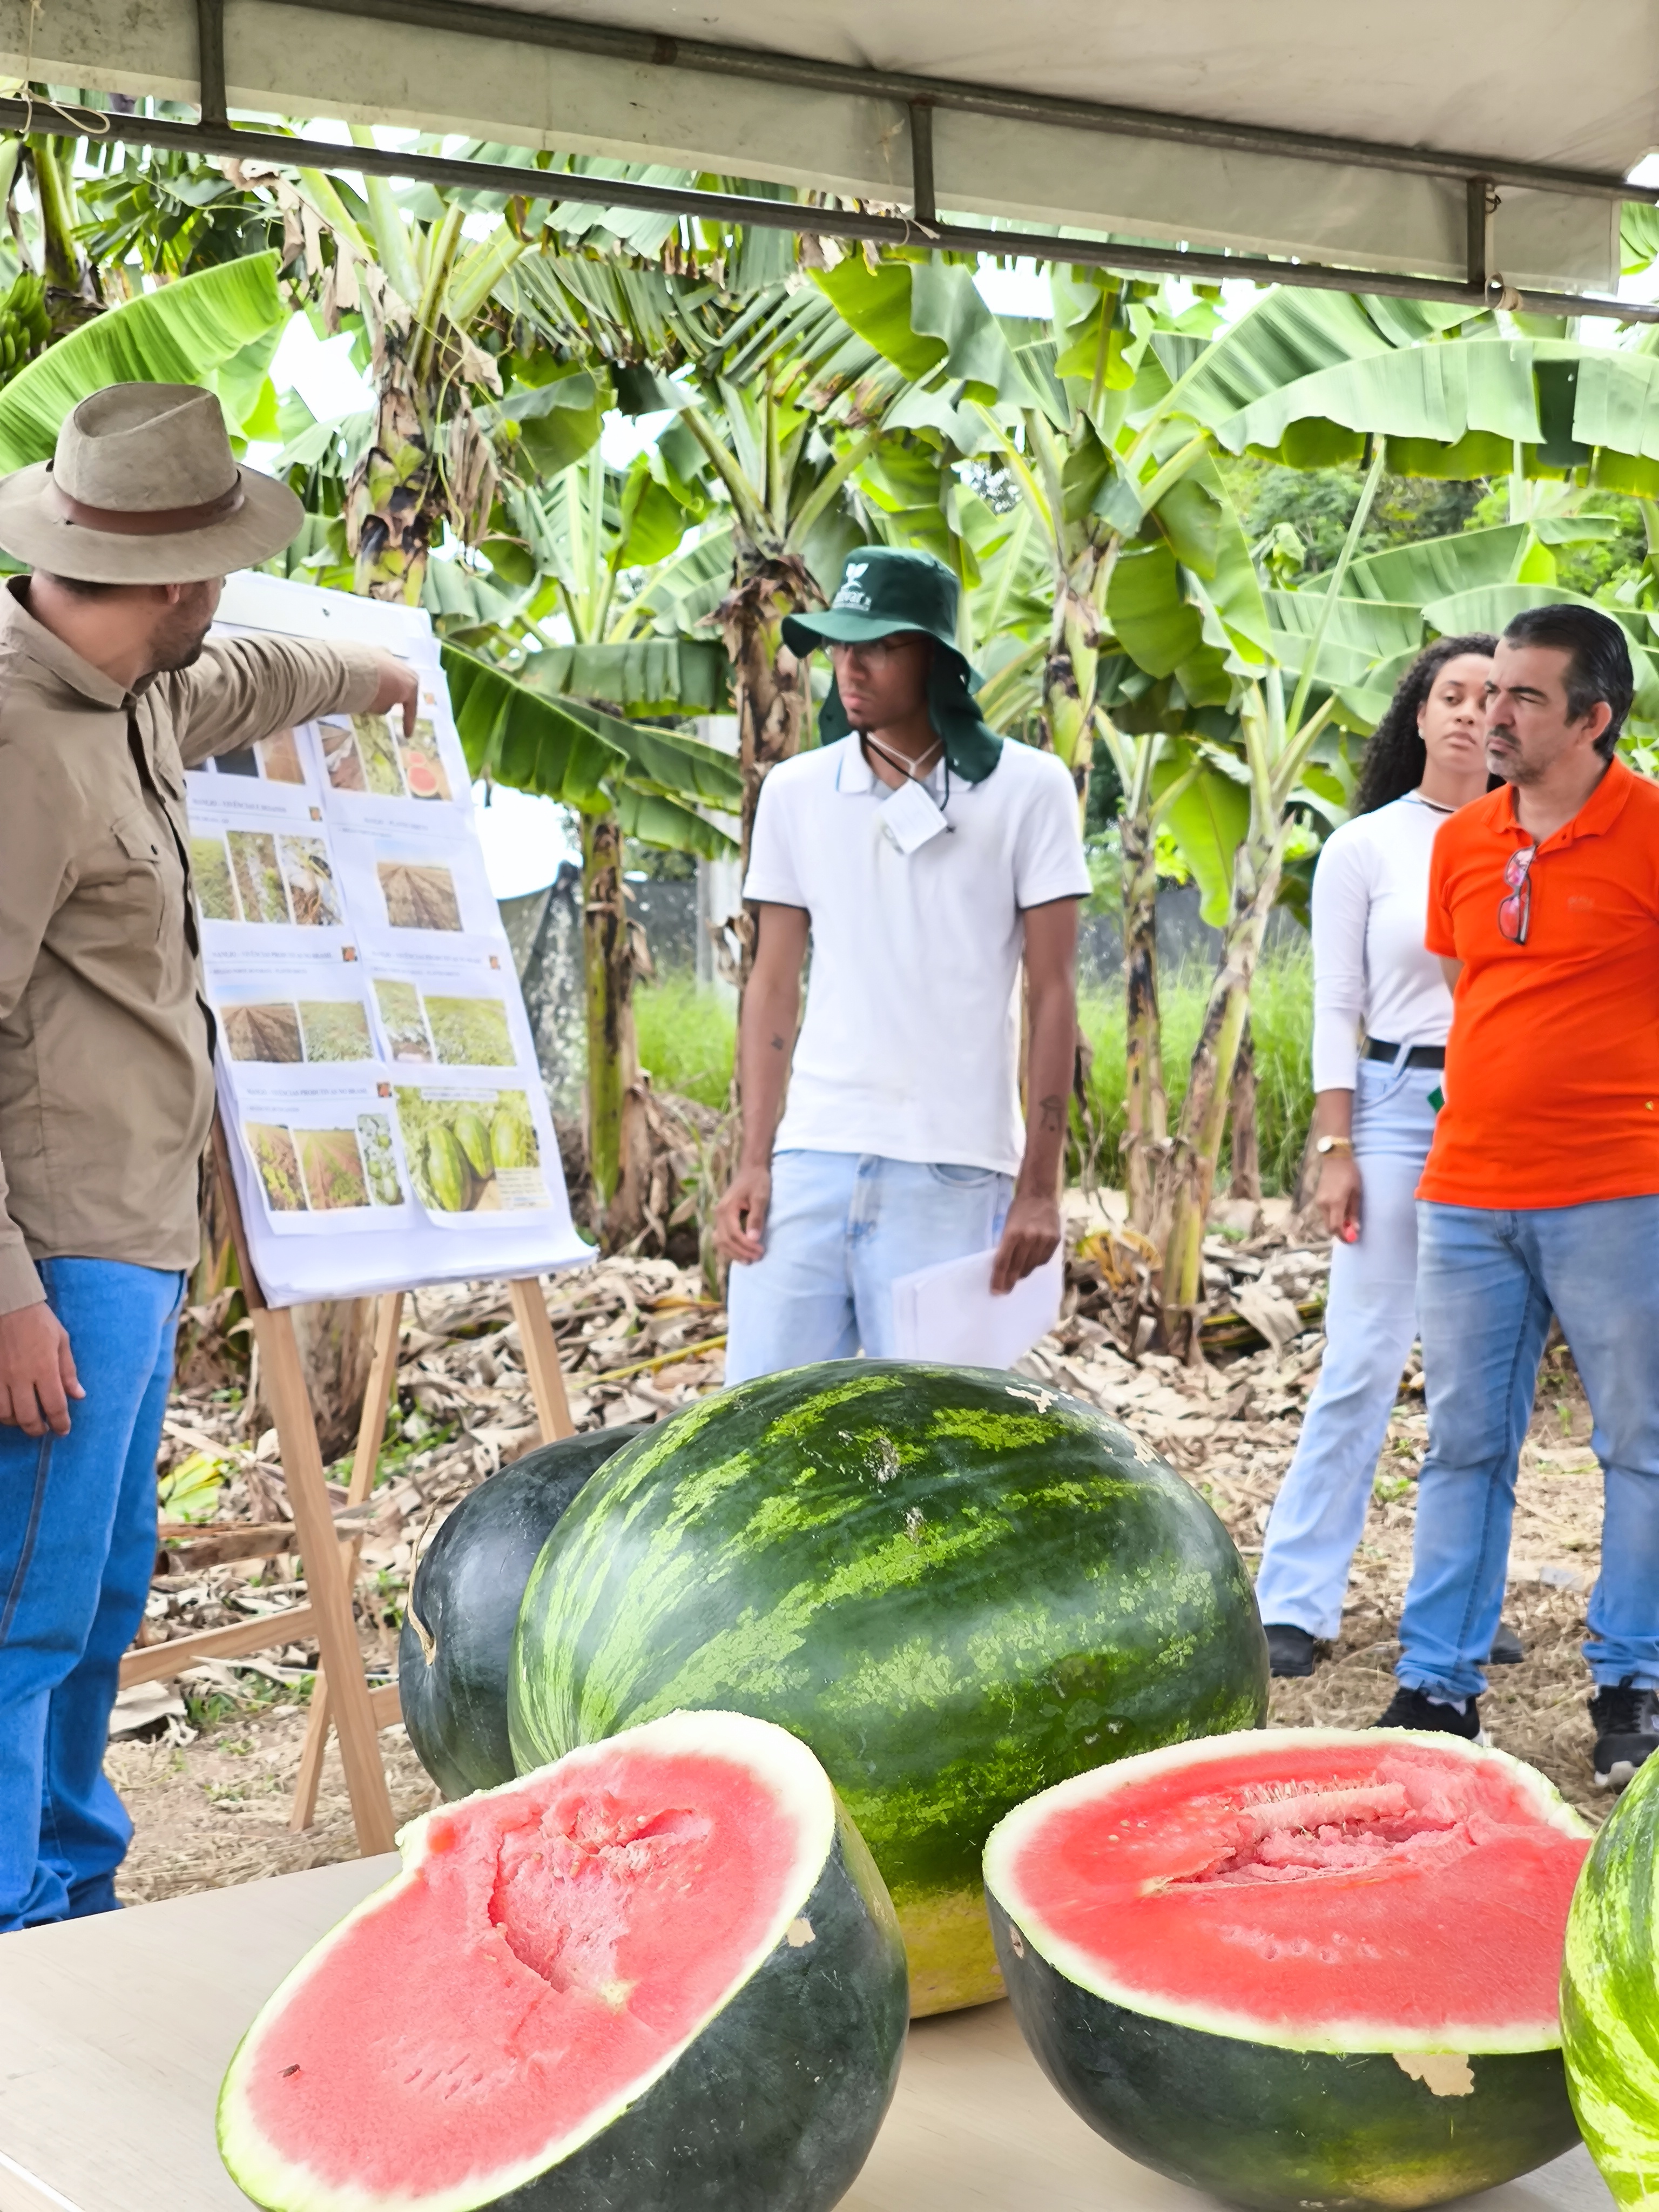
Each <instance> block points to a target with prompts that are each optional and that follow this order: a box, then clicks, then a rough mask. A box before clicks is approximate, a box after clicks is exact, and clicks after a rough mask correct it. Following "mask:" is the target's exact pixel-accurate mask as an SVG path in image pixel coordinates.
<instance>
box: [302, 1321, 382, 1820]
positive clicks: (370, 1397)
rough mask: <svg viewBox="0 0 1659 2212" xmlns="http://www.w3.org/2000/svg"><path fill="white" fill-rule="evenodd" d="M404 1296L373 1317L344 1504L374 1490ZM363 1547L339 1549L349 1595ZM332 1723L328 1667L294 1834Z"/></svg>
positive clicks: (313, 1794) (310, 1804) (321, 1675)
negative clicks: (370, 1356) (365, 1384)
mask: <svg viewBox="0 0 1659 2212" xmlns="http://www.w3.org/2000/svg"><path fill="white" fill-rule="evenodd" d="M403 1317H404V1294H403V1292H402V1291H390V1292H388V1293H387V1295H386V1297H383V1298H381V1299H380V1300H379V1301H378V1310H377V1311H376V1313H375V1316H374V1358H373V1360H372V1362H371V1363H370V1366H369V1370H368V1389H367V1390H365V1392H364V1393H363V1411H362V1419H361V1420H360V1421H359V1422H358V1424H357V1450H356V1456H355V1457H354V1458H353V1460H352V1462H351V1486H350V1488H349V1491H348V1492H347V1493H346V1496H347V1502H348V1503H349V1504H352V1505H363V1504H367V1503H368V1498H369V1496H370V1494H371V1493H372V1492H373V1491H374V1472H375V1469H376V1468H377V1467H378V1466H379V1465H380V1440H381V1438H382V1437H384V1436H385V1434H386V1410H387V1408H388V1407H390V1405H391V1403H392V1390H393V1389H394V1388H395V1386H396V1383H397V1380H398V1331H399V1329H400V1328H401V1327H402V1325H403ZM361 1551H362V1538H361V1537H360V1536H354V1537H352V1538H351V1539H350V1541H349V1542H347V1543H344V1544H342V1545H341V1547H340V1568H341V1571H342V1573H343V1575H344V1577H345V1585H346V1589H347V1591H348V1592H349V1591H350V1590H352V1589H354V1588H355V1587H356V1581H357V1557H358V1553H360V1552H361ZM332 1723H333V1715H332V1713H331V1711H330V1706H329V1692H328V1669H327V1668H325V1667H320V1666H319V1668H318V1669H317V1674H316V1679H315V1680H314V1681H313V1683H312V1686H311V1711H310V1714H309V1716H308V1717H307V1721H306V1741H305V1749H304V1750H303V1751H302V1752H301V1754H300V1771H299V1775H298V1777H297V1778H296V1779H295V1784H294V1810H293V1813H292V1814H291V1816H290V1818H289V1826H290V1827H291V1828H293V1829H295V1831H299V1830H302V1829H305V1828H308V1827H309V1826H311V1824H312V1822H313V1820H315V1819H316V1817H317V1790H318V1787H319V1784H320V1783H321V1781H322V1778H323V1754H324V1753H325V1752H326V1751H327V1749H328V1732H329V1729H330V1728H331V1725H332Z"/></svg>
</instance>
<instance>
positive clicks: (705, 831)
mask: <svg viewBox="0 0 1659 2212" xmlns="http://www.w3.org/2000/svg"><path fill="white" fill-rule="evenodd" d="M617 819H618V821H619V822H620V823H622V826H623V831H624V833H625V834H626V835H627V836H629V837H637V838H638V839H639V841H640V842H641V845H655V846H657V847H659V848H660V849H661V850H662V851H664V852H668V853H697V854H701V855H702V858H703V859H704V860H727V859H730V858H731V857H732V856H733V855H734V854H737V853H738V851H739V850H740V848H739V846H738V842H737V840H736V839H735V838H733V837H728V836H726V832H725V830H723V829H717V828H716V827H715V825H714V823H712V822H707V821H705V820H704V819H703V817H702V815H701V814H694V813H693V812H692V811H691V809H690V807H689V806H682V805H681V804H680V803H679V801H678V799H669V798H667V797H665V795H664V793H661V792H659V791H636V790H635V788H634V787H633V785H632V784H628V783H624V784H621V785H619V786H618V787H617Z"/></svg>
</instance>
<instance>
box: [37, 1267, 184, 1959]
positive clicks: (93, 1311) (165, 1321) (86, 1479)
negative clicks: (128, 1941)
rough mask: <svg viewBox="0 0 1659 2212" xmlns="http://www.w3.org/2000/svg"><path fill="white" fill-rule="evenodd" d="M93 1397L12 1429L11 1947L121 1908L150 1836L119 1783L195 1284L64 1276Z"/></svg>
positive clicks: (52, 1298)
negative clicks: (182, 1311) (172, 1390)
mask: <svg viewBox="0 0 1659 2212" xmlns="http://www.w3.org/2000/svg"><path fill="white" fill-rule="evenodd" d="M40 1275H41V1279H42V1281H43V1282H44V1283H45V1285H46V1297H47V1301H48V1303H49V1304H50V1305H51V1307H52V1311H53V1313H55V1314H56V1315H57V1316H58V1320H59V1321H60V1322H63V1324H64V1328H66V1329H67V1330H68V1331H69V1337H70V1350H71V1351H72V1352H73V1353H74V1354H75V1361H76V1367H77V1369H78V1370H79V1373H80V1377H81V1384H82V1389H84V1390H85V1392H86V1394H87V1395H86V1396H85V1397H84V1398H83V1399H80V1400H71V1401H70V1432H69V1434H68V1436H66V1437H55V1436H53V1435H52V1433H51V1432H50V1431H48V1432H47V1434H46V1436H44V1437H26V1436H25V1435H24V1434H23V1432H22V1431H21V1429H17V1428H11V1427H6V1428H0V1934H5V1933H9V1932H10V1931H11V1930H12V1929H18V1928H32V1927H33V1926H35V1925H37V1924H38V1923H40V1922H41V1921H45V1920H64V1919H78V1918H79V1917H82V1915H83V1914H86V1913H89V1912H109V1911H113V1910H114V1907H115V1901H116V1900H115V1869H117V1867H118V1866H119V1865H120V1863H121V1861H122V1859H123V1858H124V1857H125V1855H126V1848H127V1845H128V1844H129V1843H130V1842H131V1838H132V1823H131V1820H129V1819H128V1818H127V1815H126V1812H125V1808H124V1807H123V1806H122V1803H121V1801H120V1799H119V1798H118V1796H116V1794H115V1791H114V1790H113V1789H112V1787H111V1785H110V1783H109V1780H108V1778H106V1775H105V1773H104V1748H105V1745H106V1741H107V1739H108V1734H109V1717H110V1711H111V1709H112V1706H113V1705H114V1703H115V1692H116V1687H117V1682H118V1675H119V1670H120V1665H121V1655H122V1653H123V1652H124V1651H125V1650H126V1648H127V1646H128V1644H131V1641H132V1639H133V1637H134V1635H135V1634H136V1633H137V1627H138V1624H139V1622H140V1620H143V1613H144V1600H145V1598H146V1597H147V1595H149V1582H150V1575H151V1573H152V1571H154V1568H155V1454H156V1448H157V1446H158V1445H159V1443H160V1442H161V1416H162V1413H164V1412H165V1410H166V1407H167V1385H168V1383H170V1382H171V1380H172V1376H173V1334H174V1331H175V1329H176V1328H177V1324H178V1318H179V1305H180V1304H181V1302H182V1297H183V1292H184V1277H183V1276H182V1275H181V1274H179V1273H177V1272H176V1271H173V1272H164V1271H162V1270H161V1269H160V1268H156V1267H129V1266H127V1265H125V1264H124V1263H123V1262H121V1261H114V1260H46V1261H42V1262H41V1264H40Z"/></svg>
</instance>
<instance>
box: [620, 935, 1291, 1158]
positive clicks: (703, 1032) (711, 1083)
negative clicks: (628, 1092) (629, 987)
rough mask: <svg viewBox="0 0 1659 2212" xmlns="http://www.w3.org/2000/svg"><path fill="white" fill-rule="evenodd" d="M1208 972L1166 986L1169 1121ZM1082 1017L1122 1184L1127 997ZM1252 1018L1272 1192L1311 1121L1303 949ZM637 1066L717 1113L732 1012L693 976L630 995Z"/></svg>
mask: <svg viewBox="0 0 1659 2212" xmlns="http://www.w3.org/2000/svg"><path fill="white" fill-rule="evenodd" d="M1209 988H1210V970H1209V969H1207V968H1204V967H1201V966H1199V965H1196V964H1194V965H1190V966H1188V967H1185V968H1182V969H1177V970H1176V972H1175V973H1174V974H1172V975H1166V976H1165V977H1164V988H1163V1003H1164V1075H1165V1078H1166V1079H1167V1081H1168V1084H1169V1088H1170V1116H1171V1119H1173V1118H1174V1115H1175V1113H1176V1110H1177V1109H1178V1108H1179V1106H1180V1103H1181V1100H1182V1095H1183V1094H1184V1092H1185V1091H1186V1088H1187V1069H1188V1063H1189V1062H1190V1061H1191V1059H1192V1056H1193V1047H1194V1044H1195V1043H1196V1042H1197V1040H1198V1031H1199V1025H1200V1023H1201V1022H1202V1020H1203V1018H1204V1004H1205V1000H1206V997H1207V996H1208V994H1209ZM1078 1013H1079V1018H1080V1019H1081V1021H1082V1024H1083V1030H1084V1034H1085V1036H1087V1038H1088V1040H1089V1042H1090V1043H1091V1045H1092V1046H1093V1048H1094V1054H1095V1060H1094V1070H1093V1073H1092V1076H1091V1092H1092V1094H1093V1098H1094V1105H1095V1112H1096V1115H1097V1117H1098V1118H1099V1120H1100V1121H1101V1122H1102V1124H1103V1128H1104V1132H1105V1142H1104V1144H1103V1146H1102V1148H1101V1152H1100V1162H1101V1172H1102V1176H1103V1179H1104V1180H1105V1181H1107V1182H1115V1181H1117V1180H1119V1179H1120V1175H1121V1169H1120V1166H1119V1163H1120V1160H1121V1153H1120V1152H1119V1150H1118V1146H1119V1143H1120V1140H1121V1138H1122V1135H1123V991H1122V987H1121V984H1115V985H1113V986H1109V987H1107V988H1105V989H1101V990H1093V991H1085V993H1084V994H1082V996H1081V997H1080V999H1079V1005H1078ZM1251 1017H1252V1020H1253V1022H1254V1024H1255V1066H1256V1098H1257V1113H1258V1116H1259V1119H1260V1123H1261V1181H1262V1187H1263V1188H1264V1189H1266V1190H1268V1191H1277V1190H1288V1189H1290V1188H1291V1186H1292V1185H1293V1184H1294V1182H1295V1181H1296V1173H1297V1167H1298V1165H1299V1164H1300V1162H1301V1158H1302V1147H1303V1146H1304V1143H1305V1142H1306V1140H1307V1134H1308V1119H1309V1116H1310V1114H1311V1113H1312V1111H1313V1088H1312V1082H1311V1078H1310V1068H1309V1056H1310V1048H1311V1043H1312V1036H1313V964H1312V961H1311V959H1310V955H1309V952H1308V950H1307V948H1306V946H1305V945H1294V946H1289V947H1286V948H1284V949H1282V950H1279V951H1272V952H1269V953H1268V954H1267V957H1265V958H1264V960H1263V961H1262V963H1261V967H1260V969H1258V970H1257V973H1256V985H1255V994H1254V997H1253V1000H1252V1006H1251ZM634 1018H635V1024H636V1025H637V1028H638V1031H639V1040H640V1064H641V1066H642V1067H648V1068H649V1069H650V1071H651V1080H652V1082H653V1084H654V1085H656V1087H657V1089H658V1090H659V1091H678V1093H679V1094H680V1096H681V1097H686V1098H696V1099H698V1100H700V1101H701V1103H702V1104H703V1105H705V1106H712V1107H714V1109H716V1110H719V1109H723V1108H724V1106H725V1104H726V1095H727V1092H728V1091H729V1089H730V1086H731V1081H732V1037H733V1034H734V1011H733V1008H732V1003H731V1001H730V1000H728V999H726V998H725V997H724V996H722V995H720V994H717V993H715V992H714V991H707V990H705V991H700V990H698V988H697V987H696V984H695V983H694V982H693V981H692V980H691V978H690V976H689V975H667V976H665V977H664V979H663V980H662V981H660V982H658V983H646V984H641V986H640V987H639V988H638V989H637V990H636V991H635V994H634Z"/></svg>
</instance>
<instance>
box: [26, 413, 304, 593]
mask: <svg viewBox="0 0 1659 2212" xmlns="http://www.w3.org/2000/svg"><path fill="white" fill-rule="evenodd" d="M304 520H305V509H304V508H303V507H301V504H300V502H299V501H298V500H297V499H296V498H295V496H294V494H293V493H292V492H291V491H290V490H289V488H288V486H287V485H286V484H284V483H277V482H276V479H275V478H274V477H266V476H261V475H260V474H259V472H258V470H257V469H245V468H242V467H240V465H238V462H237V459H236V456H235V455H234V453H232V451H231V449H230V440H229V438H228V435H226V431H225V418H224V416H223V415H222V413H221V412H220V410H219V402H218V400H217V399H216V398H215V397H214V395H213V393H212V392H204V390H203V389H202V387H201V386H199V385H196V384H112V385H108V386H106V388H105V389H104V390H103V391H102V392H94V393H93V395H92V397H91V398H89V399H83V400H82V402H81V404H80V405H79V406H78V407H76V408H75V409H74V410H73V411H72V412H71V413H70V415H68V416H66V417H65V418H64V423H63V426H62V428H60V429H59V431H58V451H57V453H56V455H55V456H54V458H53V459H51V460H49V461H37V462H36V463H34V465H33V466H32V467H30V468H26V469H19V470H17V471H16V472H15V474H14V475H12V476H9V477H4V478H3V479H0V547H3V548H4V550H6V551H7V552H8V553H9V554H10V555H11V556H12V557H13V559H14V560H17V561H23V562H27V564H28V565H29V567H30V568H44V569H46V571H47V573H48V574H52V575H55V576H73V577H77V578H79V579H80V580H82V581H83V582H85V583H89V584H191V583H195V582H197V581H198V580H200V579H201V578H203V577H204V576H223V575H228V574H229V572H230V571H231V570H232V569H233V568H248V567H250V566H251V565H252V563H253V562H256V561H268V560H270V556H271V555H272V554H273V553H280V552H281V551H282V550H283V546H284V545H286V544H289V541H290V540H291V539H292V538H295V537H296V536H297V535H298V533H299V530H300V526H301V523H302V522H303V521H304Z"/></svg>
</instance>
